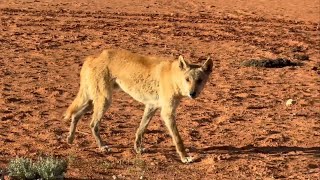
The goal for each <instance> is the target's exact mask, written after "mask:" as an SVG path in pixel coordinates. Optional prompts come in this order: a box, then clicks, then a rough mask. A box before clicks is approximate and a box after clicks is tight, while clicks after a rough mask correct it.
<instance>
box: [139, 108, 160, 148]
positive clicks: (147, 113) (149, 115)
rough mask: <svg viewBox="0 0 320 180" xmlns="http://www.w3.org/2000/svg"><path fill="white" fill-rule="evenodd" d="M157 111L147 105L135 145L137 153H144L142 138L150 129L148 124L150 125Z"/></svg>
mask: <svg viewBox="0 0 320 180" xmlns="http://www.w3.org/2000/svg"><path fill="white" fill-rule="evenodd" d="M156 111H157V108H155V107H154V106H153V105H146V107H145V109H144V113H143V117H142V120H141V122H140V126H139V128H138V129H137V132H136V140H135V143H134V150H135V151H136V152H137V153H142V151H143V148H142V138H143V134H144V132H145V130H146V129H147V127H148V124H149V123H150V120H151V119H152V117H153V115H154V114H155V112H156Z"/></svg>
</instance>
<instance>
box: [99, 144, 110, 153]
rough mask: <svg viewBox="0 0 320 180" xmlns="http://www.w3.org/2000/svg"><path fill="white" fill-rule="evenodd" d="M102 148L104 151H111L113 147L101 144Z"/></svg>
mask: <svg viewBox="0 0 320 180" xmlns="http://www.w3.org/2000/svg"><path fill="white" fill-rule="evenodd" d="M100 150H101V151H102V152H110V151H111V148H109V147H108V146H107V145H104V146H101V147H100Z"/></svg>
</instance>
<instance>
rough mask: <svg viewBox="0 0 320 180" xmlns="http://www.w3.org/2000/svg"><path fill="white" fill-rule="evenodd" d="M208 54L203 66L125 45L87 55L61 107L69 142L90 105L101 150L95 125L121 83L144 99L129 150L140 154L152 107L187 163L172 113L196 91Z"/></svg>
mask: <svg viewBox="0 0 320 180" xmlns="http://www.w3.org/2000/svg"><path fill="white" fill-rule="evenodd" d="M212 66H213V62H212V60H211V59H210V58H208V59H207V60H206V62H205V63H204V64H203V65H201V66H200V65H194V64H189V63H188V62H187V61H185V60H184V59H183V57H182V56H179V58H178V60H173V61H169V60H165V59H160V58H157V57H147V56H141V55H138V54H134V53H131V52H128V51H125V50H104V51H103V52H102V53H101V54H100V55H99V56H97V57H88V58H87V59H86V61H85V62H84V64H83V66H82V69H81V73H80V89H79V92H78V94H77V96H76V98H75V100H74V101H73V102H72V104H71V105H70V106H69V108H68V109H67V111H66V114H65V119H66V120H68V119H70V118H71V120H72V121H71V125H70V134H69V136H68V139H67V141H68V143H70V144H71V143H72V142H73V140H74V133H75V128H76V125H77V123H78V121H79V119H80V117H81V116H82V115H83V114H84V113H85V112H87V111H89V110H91V109H93V115H92V121H91V123H90V127H91V130H92V134H93V136H94V137H95V140H96V141H97V144H98V146H99V148H100V149H101V150H108V147H107V146H105V144H104V143H103V142H102V140H101V138H100V133H99V125H100V123H101V118H102V117H103V115H104V113H105V111H106V110H107V109H108V107H109V106H110V104H111V97H112V92H113V90H114V89H116V88H119V87H120V88H121V89H122V90H123V91H124V92H126V93H128V94H129V95H130V96H132V97H133V98H134V99H136V100H137V101H140V102H142V103H144V104H145V109H144V114H143V117H142V121H141V123H140V126H139V128H138V130H137V132H136V138H135V143H134V149H135V151H136V152H137V153H141V152H142V150H143V148H142V137H143V134H144V132H145V130H146V128H147V126H148V124H149V122H150V120H151V118H152V116H153V115H154V114H155V112H156V110H157V109H161V117H162V119H163V120H164V122H165V125H166V127H167V128H168V130H169V133H170V135H171V137H172V139H173V143H174V145H175V147H176V150H177V153H178V154H179V156H180V158H181V161H182V162H183V163H188V162H192V158H191V157H188V156H187V153H186V151H185V148H184V145H183V142H182V139H181V137H180V135H179V132H178V129H177V126H176V120H175V114H176V108H177V106H178V104H179V102H180V100H181V99H182V97H190V98H192V99H194V98H196V97H197V96H199V94H200V92H201V90H202V89H203V87H204V85H205V84H206V82H207V80H208V78H209V75H210V73H211V71H212Z"/></svg>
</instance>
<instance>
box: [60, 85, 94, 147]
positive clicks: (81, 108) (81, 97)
mask: <svg viewBox="0 0 320 180" xmlns="http://www.w3.org/2000/svg"><path fill="white" fill-rule="evenodd" d="M91 109H92V104H91V100H90V99H88V97H87V95H86V94H85V92H83V89H82V88H80V90H79V93H78V94H77V97H76V98H75V99H74V101H73V102H72V104H71V105H70V106H69V108H68V110H67V112H66V115H65V119H66V120H67V119H69V118H71V123H70V130H69V136H68V137H67V142H68V143H69V144H72V143H73V140H74V134H75V131H76V127H77V124H78V122H79V120H80V118H81V116H82V115H83V114H85V113H86V112H87V111H89V110H91Z"/></svg>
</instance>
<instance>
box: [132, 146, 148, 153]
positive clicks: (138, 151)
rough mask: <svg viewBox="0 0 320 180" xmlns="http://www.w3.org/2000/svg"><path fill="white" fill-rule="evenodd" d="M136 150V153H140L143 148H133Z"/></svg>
mask: <svg viewBox="0 0 320 180" xmlns="http://www.w3.org/2000/svg"><path fill="white" fill-rule="evenodd" d="M134 150H135V151H136V153H137V154H142V153H143V152H145V150H146V149H145V148H142V147H139V148H135V149H134Z"/></svg>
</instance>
